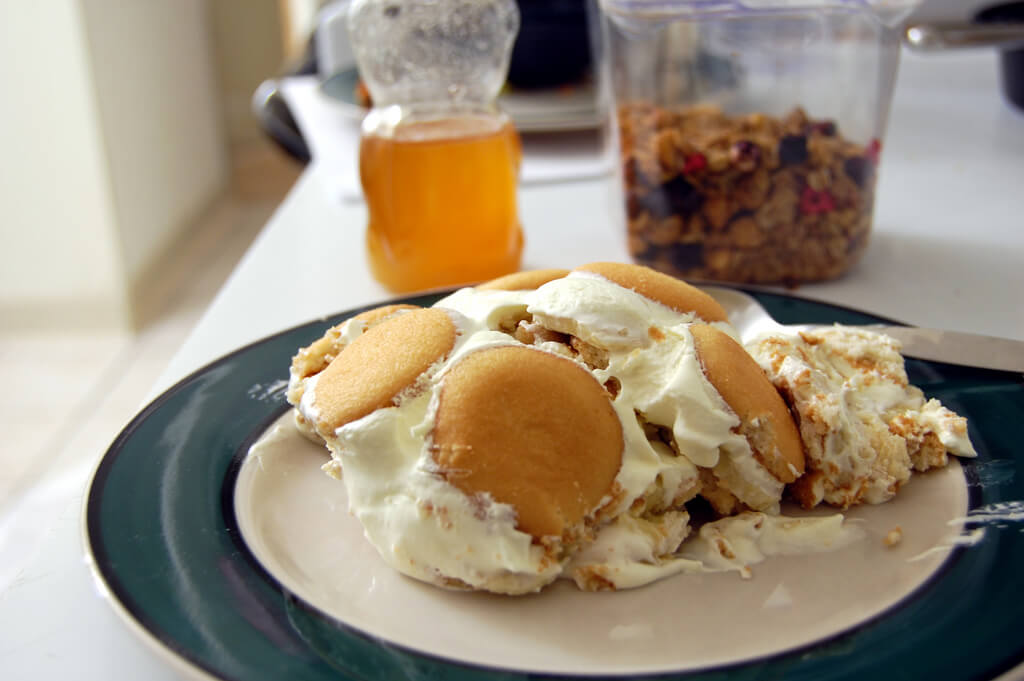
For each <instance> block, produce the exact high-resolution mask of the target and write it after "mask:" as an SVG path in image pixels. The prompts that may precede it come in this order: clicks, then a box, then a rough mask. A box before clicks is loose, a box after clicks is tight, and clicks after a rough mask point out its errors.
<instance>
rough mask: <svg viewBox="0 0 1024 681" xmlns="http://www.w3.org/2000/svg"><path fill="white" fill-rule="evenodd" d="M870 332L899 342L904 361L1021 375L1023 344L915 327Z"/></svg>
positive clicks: (877, 327) (881, 327)
mask: <svg viewBox="0 0 1024 681" xmlns="http://www.w3.org/2000/svg"><path fill="white" fill-rule="evenodd" d="M869 328H870V329H871V330H873V331H878V332H880V333H884V334H885V335H887V336H892V337H893V338H895V339H896V340H898V341H899V342H900V343H901V344H902V345H903V348H902V350H900V352H901V354H902V355H903V356H904V357H916V358H917V359H927V360H932V361H935V362H947V363H949V364H962V365H965V366H972V367H981V368H983V369H998V370H1000V371H1015V372H1017V373H1024V341H1019V340H1013V339H1010V338H996V337H995V336H982V335H979V334H975V333H964V332H962V331H943V330H940V329H922V328H919V327H916V326H885V325H874V324H873V325H870V326H869Z"/></svg>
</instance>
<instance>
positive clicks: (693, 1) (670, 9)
mask: <svg viewBox="0 0 1024 681" xmlns="http://www.w3.org/2000/svg"><path fill="white" fill-rule="evenodd" d="M921 2H922V0H600V4H601V9H602V10H603V11H604V12H605V14H607V15H608V16H610V17H611V18H612V19H615V20H617V21H622V22H627V23H633V22H644V23H648V22H654V23H661V22H664V21H673V20H677V19H702V18H717V17H721V18H726V17H736V16H755V15H758V14H778V13H783V12H784V13H792V12H811V11H817V10H823V9H840V10H848V11H863V12H867V13H870V14H873V15H875V16H876V17H878V19H879V20H880V21H882V23H884V24H886V25H888V26H894V25H896V24H898V23H899V22H901V21H903V19H905V18H906V17H907V15H908V14H910V12H912V11H913V10H914V9H915V8H916V7H917V6H918V5H920V4H921Z"/></svg>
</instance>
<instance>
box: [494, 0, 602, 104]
mask: <svg viewBox="0 0 1024 681" xmlns="http://www.w3.org/2000/svg"><path fill="white" fill-rule="evenodd" d="M517 4H518V5H519V15H520V24H519V35H518V37H517V38H516V42H515V45H514V46H513V48H512V61H511V63H510V64H509V69H508V82H509V84H510V85H513V86H515V87H518V88H524V89H529V88H546V87H556V86H558V85H567V84H570V83H576V82H579V81H580V80H582V79H583V76H584V75H585V74H586V73H587V70H588V69H589V68H590V38H589V36H588V34H587V12H586V0H517Z"/></svg>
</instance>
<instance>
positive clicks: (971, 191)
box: [0, 52, 1024, 680]
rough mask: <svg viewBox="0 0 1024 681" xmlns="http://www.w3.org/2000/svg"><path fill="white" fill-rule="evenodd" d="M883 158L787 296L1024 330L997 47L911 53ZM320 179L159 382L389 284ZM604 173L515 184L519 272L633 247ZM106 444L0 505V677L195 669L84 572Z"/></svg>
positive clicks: (1021, 246)
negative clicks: (852, 260) (11, 507)
mask: <svg viewBox="0 0 1024 681" xmlns="http://www.w3.org/2000/svg"><path fill="white" fill-rule="evenodd" d="M883 158H884V162H883V165H882V170H881V181H880V187H879V193H878V199H877V205H876V221H875V228H874V232H873V235H872V237H871V243H870V246H869V248H868V251H867V253H866V255H865V256H864V259H863V261H862V262H861V263H860V264H859V265H858V266H857V267H856V268H855V269H854V270H853V271H851V272H850V273H849V274H848V275H847V276H845V277H844V278H842V279H840V280H837V281H834V282H828V283H823V284H813V285H806V286H803V287H801V288H800V289H799V290H798V291H797V292H796V293H797V294H798V295H801V296H806V297H809V298H813V299H817V300H823V301H828V302H832V303H838V304H843V305H848V306H852V307H856V308H861V309H864V310H867V311H871V312H874V313H877V314H879V315H882V316H886V317H891V318H895V319H899V320H902V321H906V322H909V323H912V324H917V325H922V326H932V327H943V328H948V329H954V330H963V331H973V332H977V333H984V334H989V335H997V336H1006V337H1010V338H1017V339H1021V340H1024V303H1022V302H1021V292H1022V291H1024V182H1022V179H1024V114H1022V113H1021V112H1018V111H1015V110H1013V109H1012V108H1010V107H1009V105H1007V104H1006V103H1004V101H1003V100H1002V98H1001V96H1000V94H999V85H998V73H997V68H996V55H995V54H992V53H966V52H965V53H951V54H935V55H929V56H927V57H922V56H916V55H905V60H904V63H903V65H902V67H901V74H900V78H899V81H898V84H897V90H896V96H895V101H894V103H893V109H892V117H891V122H890V127H889V133H888V137H887V140H886V149H885V152H884V157H883ZM327 176H329V174H328V173H325V172H323V171H322V170H321V169H319V167H318V165H317V164H316V163H314V164H313V165H312V166H311V167H310V168H309V169H308V170H307V171H306V172H305V174H304V175H303V176H302V178H301V179H300V181H299V182H298V183H297V184H296V186H295V187H294V189H293V190H292V191H291V193H290V194H289V196H288V198H287V199H286V200H285V202H284V203H283V204H282V205H281V207H280V209H279V210H278V211H277V213H276V214H275V215H274V216H273V218H272V219H271V220H270V222H269V223H268V224H267V226H266V228H265V229H264V230H263V231H262V233H261V234H260V236H259V238H258V239H257V241H256V242H255V243H254V244H253V246H252V248H251V249H250V250H249V252H248V253H247V255H246V256H245V258H244V259H243V260H242V262H241V263H240V264H239V266H238V268H237V269H236V270H235V272H234V273H233V274H232V276H231V278H230V279H229V280H228V282H227V283H226V284H225V285H224V287H223V289H222V290H221V291H220V293H219V294H218V296H217V297H216V299H215V300H214V301H213V303H212V304H211V306H210V308H209V309H208V311H207V312H206V314H205V316H204V317H203V318H202V320H201V321H200V322H199V324H198V325H197V326H196V328H195V330H194V331H193V332H192V334H191V336H190V337H189V338H188V340H187V341H186V342H185V344H184V345H183V346H182V348H181V349H180V351H179V352H178V353H177V355H176V356H175V358H174V359H173V360H172V362H171V363H170V365H169V367H168V369H167V370H166V372H165V373H164V375H163V376H162V377H161V379H160V380H159V381H158V383H157V385H156V386H154V389H153V395H154V396H155V395H156V394H158V393H159V392H160V391H162V390H163V389H165V388H166V387H169V386H170V385H172V384H173V383H175V382H176V381H177V380H179V379H180V378H182V377H183V376H185V375H187V374H188V373H190V372H191V371H193V370H195V369H197V368H199V367H201V366H202V365H204V364H206V363H207V362H209V361H210V360H213V359H214V358H216V357H218V356H220V355H222V354H224V353H226V352H229V351H231V350H233V349H235V348H237V347H238V346H240V345H243V344H245V343H248V342H250V341H252V340H255V339H258V338H261V337H263V336H266V335H268V334H270V333H273V332H275V331H278V330H280V329H282V328H286V327H288V326H292V325H295V324H299V323H302V322H305V321H308V320H310V319H313V318H317V317H320V316H325V315H328V314H332V313H335V312H339V311H342V310H345V309H348V308H353V307H357V306H361V305H366V304H369V303H374V302H378V301H383V300H386V299H387V298H389V297H391V296H390V295H389V294H388V293H387V292H386V291H385V290H384V289H383V288H382V287H380V286H379V285H378V284H376V283H375V282H373V281H372V280H371V278H370V277H369V274H368V272H367V269H366V265H365V262H364V258H363V241H362V238H363V229H364V220H365V208H364V207H363V205H362V204H361V203H359V202H353V201H347V202H346V201H339V200H336V197H337V194H336V193H332V191H331V188H330V187H329V186H327V185H328V182H327V179H326V178H327ZM609 181H610V178H608V177H601V178H596V179H595V178H593V177H590V178H588V179H585V180H580V181H564V182H557V183H546V184H530V185H528V186H524V187H523V188H522V190H521V193H520V212H521V218H522V222H523V226H524V229H525V232H526V244H527V245H526V250H525V255H524V263H523V266H524V268H535V267H552V266H573V265H576V264H579V263H582V262H587V261H593V260H626V259H628V258H627V254H626V251H625V248H624V244H623V241H624V240H623V238H622V237H621V235H620V234H618V233H617V231H616V228H615V227H614V226H613V223H612V220H611V218H610V214H611V213H610V203H609V201H610V199H609V190H608V187H609V185H608V182H609ZM100 455H101V453H100V452H91V453H87V454H86V456H87V457H88V460H86V461H83V465H82V466H81V469H80V470H78V469H76V471H72V472H71V473H68V472H67V471H54V472H53V473H52V475H51V476H50V477H49V478H48V479H47V480H45V481H44V483H43V485H42V487H44V488H46V490H47V491H48V492H49V501H48V503H46V504H40V505H39V506H38V507H37V508H35V509H34V510H32V511H31V512H26V513H24V514H23V516H22V517H18V518H3V519H0V520H2V521H3V522H18V523H32V524H34V525H35V526H37V527H38V528H39V531H40V541H39V543H38V545H37V546H34V547H28V548H27V549H26V554H25V556H24V562H23V566H21V568H20V571H19V572H18V576H17V578H16V579H15V580H14V581H13V582H12V583H10V584H3V585H0V589H2V590H0V670H2V672H0V675H2V677H3V678H4V679H66V678H69V679H104V680H106V679H115V678H116V679H121V678H126V679H152V680H158V679H180V678H191V677H189V676H188V675H187V674H186V670H185V669H184V667H183V666H178V665H175V664H174V663H172V662H169V660H168V657H167V656H165V655H157V654H154V653H153V650H151V649H149V648H147V647H146V646H144V645H143V644H141V643H140V638H139V637H138V636H136V635H135V633H133V632H131V631H130V628H129V627H128V626H126V625H125V623H124V621H123V620H121V619H120V618H119V617H118V616H117V615H116V614H115V612H114V609H112V608H111V607H110V604H109V603H108V602H107V601H106V599H105V598H104V596H103V594H102V592H101V590H100V589H99V588H98V587H97V585H96V584H95V583H94V581H93V578H92V576H91V574H90V572H89V570H88V566H87V563H86V558H85V553H84V550H83V545H82V540H81V536H80V534H81V533H80V525H81V503H82V498H83V495H84V489H85V484H86V482H87V476H88V471H89V470H91V468H92V466H93V465H94V464H95V461H96V460H98V458H99V456H100ZM1018 671H1019V670H1018ZM1005 678H1011V676H1009V675H1007V676H1006V677H1005ZM1012 678H1024V675H1021V674H1017V675H1014V676H1012Z"/></svg>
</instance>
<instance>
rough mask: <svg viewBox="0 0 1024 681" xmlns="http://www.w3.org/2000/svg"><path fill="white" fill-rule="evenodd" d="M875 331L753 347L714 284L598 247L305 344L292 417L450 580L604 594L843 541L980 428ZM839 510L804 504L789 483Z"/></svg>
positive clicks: (369, 534) (391, 532)
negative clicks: (854, 520) (862, 507)
mask: <svg viewBox="0 0 1024 681" xmlns="http://www.w3.org/2000/svg"><path fill="white" fill-rule="evenodd" d="M866 333H868V332H865V331H862V330H858V329H844V328H841V327H835V328H831V329H827V330H824V331H821V332H818V333H816V334H804V335H794V336H777V337H767V338H762V339H758V340H757V342H756V343H754V344H751V346H750V347H747V348H745V347H744V346H743V345H741V344H740V342H739V340H738V335H737V333H736V330H735V329H734V328H733V327H732V326H731V325H730V324H729V321H728V318H727V316H726V313H725V311H724V310H723V309H722V307H721V306H720V305H719V304H718V303H717V302H715V300H714V299H713V298H711V297H710V296H708V295H707V294H705V293H703V292H702V291H700V290H699V289H696V288H694V287H692V286H690V285H688V284H686V283H684V282H682V281H679V280H677V279H674V278H672V277H669V276H667V275H664V274H661V273H658V272H655V271H653V270H650V269H648V268H645V267H640V266H635V265H625V264H619V263H592V264H589V265H584V266H581V267H578V268H576V269H574V270H572V271H565V270H544V271H534V272H523V273H519V274H515V275H510V276H508V277H503V278H501V279H497V280H494V281H492V282H488V283H487V284H483V285H480V286H477V287H472V288H464V289H461V290H459V291H456V292H455V293H453V294H451V295H449V296H448V297H446V298H444V299H442V300H440V301H438V302H437V303H436V304H435V305H434V306H432V307H430V308H417V307H414V306H409V305H397V306H386V307H382V308H378V309H375V310H371V311H369V312H367V313H363V314H361V315H357V316H355V317H352V318H351V319H349V320H346V321H345V322H343V323H341V324H340V325H338V326H336V327H334V328H332V329H329V330H328V331H327V332H326V333H325V334H324V336H323V337H322V338H320V339H318V340H316V341H315V342H313V343H312V344H311V345H309V346H308V347H306V348H303V349H301V350H299V352H298V353H297V354H296V356H295V357H294V359H293V361H292V365H291V372H290V382H289V389H288V400H289V402H290V403H291V404H292V405H294V407H295V409H294V416H295V422H296V425H297V426H298V427H299V428H300V429H301V430H302V432H303V433H305V434H306V435H307V436H308V437H310V438H313V439H315V440H317V441H320V442H323V444H324V445H325V447H326V450H327V452H329V454H330V459H329V460H327V461H326V462H325V463H324V465H323V469H324V470H325V471H326V472H327V473H328V474H329V475H332V476H334V477H336V478H338V479H339V481H340V482H339V484H344V485H345V488H346V492H347V496H348V501H349V507H350V511H351V512H352V514H353V515H354V516H355V517H356V518H358V520H359V521H360V523H361V524H362V527H363V529H364V533H365V536H366V538H367V540H368V541H370V542H371V543H372V545H373V546H374V547H375V548H376V549H377V551H378V552H379V554H380V555H381V557H382V558H383V559H384V560H385V561H386V562H387V563H388V564H389V565H391V566H392V567H393V568H394V569H396V570H398V571H400V572H402V573H404V574H406V575H408V576H410V577H413V578H416V579H419V580H423V581H426V582H429V583H432V584H436V585H439V586H443V587H450V588H459V589H474V590H484V591H491V592H496V593H502V594H523V593H529V592H534V591H538V590H540V589H542V588H543V587H544V586H546V585H548V584H550V583H551V582H553V581H555V580H557V579H560V578H562V579H570V580H572V581H574V582H575V583H576V585H577V586H578V587H579V588H581V589H584V590H614V589H625V588H632V587H637V586H641V585H643V584H647V583H650V582H652V581H655V580H658V579H661V578H664V577H666V576H669V575H672V574H677V573H683V572H705V571H720V570H736V571H738V572H740V573H741V574H743V575H748V574H749V570H750V566H751V565H753V564H755V563H757V562H759V561H760V560H763V559H764V558H766V557H767V556H771V555H776V554H788V553H805V552H814V551H826V550H833V549H837V548H840V547H843V546H846V545H848V544H850V543H851V542H854V541H857V540H858V539H859V538H860V530H859V529H858V528H857V527H856V526H855V525H852V524H851V523H848V522H846V521H845V520H844V518H843V516H842V515H841V513H840V512H839V509H841V508H844V507H847V506H850V505H852V504H859V503H880V502H883V501H886V500H887V499H889V498H891V496H892V495H893V494H895V493H896V491H897V490H898V489H899V487H900V486H901V485H902V484H903V483H905V482H906V481H907V479H909V477H910V475H911V474H912V472H914V471H915V470H916V471H922V470H925V469H927V468H930V467H934V466H941V465H944V464H945V462H946V457H947V453H952V454H955V455H960V456H971V455H973V449H972V448H971V445H970V441H969V439H968V437H967V431H966V422H965V421H964V419H963V418H961V417H959V416H957V415H956V414H953V413H952V412H950V411H948V410H947V409H945V408H944V407H942V406H941V405H940V404H939V403H938V402H936V401H934V400H925V399H924V397H923V395H922V394H921V392H920V391H919V390H917V389H916V388H913V387H912V386H909V385H908V384H907V381H906V374H905V373H904V372H903V367H902V359H901V358H900V357H899V353H898V348H897V347H896V346H895V345H894V342H893V341H891V340H888V339H886V340H884V341H879V340H878V339H873V338H870V337H868V336H865V335H864V334H866ZM788 499H792V500H795V501H797V502H798V503H799V504H801V505H802V506H804V507H807V508H810V507H813V506H817V505H819V504H822V503H823V504H826V505H832V506H835V507H838V508H837V509H836V510H835V511H833V512H830V513H828V514H822V513H820V512H816V513H813V514H806V515H804V514H801V515H799V516H787V515H783V514H782V513H781V504H782V502H783V501H784V500H788Z"/></svg>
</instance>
